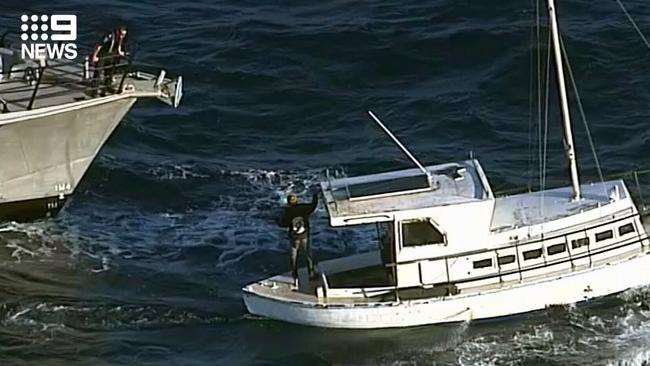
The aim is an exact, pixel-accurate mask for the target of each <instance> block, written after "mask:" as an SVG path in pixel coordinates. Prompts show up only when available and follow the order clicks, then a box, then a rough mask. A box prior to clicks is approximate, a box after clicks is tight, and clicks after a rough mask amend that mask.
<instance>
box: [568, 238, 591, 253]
mask: <svg viewBox="0 0 650 366" xmlns="http://www.w3.org/2000/svg"><path fill="white" fill-rule="evenodd" d="M590 241H591V240H589V237H588V236H585V237H583V238H576V239H571V250H575V249H580V248H582V247H589V245H590V244H591V243H590Z"/></svg>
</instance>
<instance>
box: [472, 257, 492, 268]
mask: <svg viewBox="0 0 650 366" xmlns="http://www.w3.org/2000/svg"><path fill="white" fill-rule="evenodd" d="M486 267H492V258H488V259H483V260H480V261H474V269H478V268H486Z"/></svg>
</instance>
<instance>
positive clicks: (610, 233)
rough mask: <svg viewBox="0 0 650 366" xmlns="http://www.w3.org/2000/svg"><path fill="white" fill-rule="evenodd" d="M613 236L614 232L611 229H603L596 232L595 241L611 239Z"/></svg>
mask: <svg viewBox="0 0 650 366" xmlns="http://www.w3.org/2000/svg"><path fill="white" fill-rule="evenodd" d="M613 237H614V232H613V231H612V230H607V231H603V232H602V233H598V234H596V241H603V240H607V239H611V238H613Z"/></svg>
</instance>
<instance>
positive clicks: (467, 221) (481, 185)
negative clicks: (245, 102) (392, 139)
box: [321, 160, 494, 287]
mask: <svg viewBox="0 0 650 366" xmlns="http://www.w3.org/2000/svg"><path fill="white" fill-rule="evenodd" d="M426 170H427V172H428V173H429V174H428V175H425V174H423V172H422V171H420V170H419V169H408V170H401V171H395V172H388V173H380V174H373V175H366V176H360V177H352V178H342V179H334V180H329V179H328V180H327V181H325V182H323V183H321V188H322V191H323V196H324V198H325V203H326V206H327V211H328V213H329V217H330V224H331V226H333V227H344V226H354V225H362V224H376V225H377V230H378V237H379V242H380V243H379V244H380V247H381V257H382V261H383V263H382V264H383V266H385V267H386V268H387V271H388V275H389V280H388V283H387V285H396V286H397V287H411V286H419V285H421V284H422V283H425V284H426V283H436V282H441V281H440V279H438V278H437V277H438V276H439V275H440V273H445V272H446V271H444V270H442V271H441V269H440V268H437V267H438V266H439V264H437V263H436V264H433V262H432V265H431V266H425V267H426V268H423V270H422V271H421V270H420V264H418V261H419V260H420V259H425V258H435V257H442V256H446V255H448V254H450V253H453V252H458V251H460V250H463V251H467V250H471V248H470V247H468V243H475V245H476V248H477V249H478V248H481V247H482V246H484V245H485V238H486V236H487V235H488V234H489V232H490V224H491V219H492V212H493V209H494V195H493V193H492V190H491V189H490V185H489V183H488V181H487V179H486V176H485V173H484V172H483V169H482V168H481V165H480V164H479V162H478V161H477V160H466V161H461V162H457V163H446V164H440V165H432V166H428V167H426ZM429 267H430V268H429ZM395 282H396V283H395ZM444 282H446V279H445V281H444Z"/></svg>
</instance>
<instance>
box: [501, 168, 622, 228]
mask: <svg viewBox="0 0 650 366" xmlns="http://www.w3.org/2000/svg"><path fill="white" fill-rule="evenodd" d="M614 187H618V190H619V194H620V198H621V199H623V198H627V190H626V189H625V186H624V183H623V181H622V180H615V181H608V182H605V183H594V184H583V185H581V186H580V189H581V190H582V199H581V200H579V201H575V202H574V201H572V200H571V198H572V196H573V191H572V188H571V187H563V188H557V189H551V190H546V191H542V192H531V193H523V194H518V195H514V196H509V197H498V198H497V199H496V201H495V206H494V215H493V216H492V223H491V227H490V229H491V230H492V231H505V230H509V229H514V228H517V227H523V226H530V225H536V224H541V223H543V222H548V221H552V220H557V219H560V218H563V217H567V216H570V215H575V214H576V213H579V212H584V211H588V210H591V209H594V208H598V207H600V206H603V205H606V204H608V203H609V202H610V199H609V195H608V192H609V191H610V190H611V189H613V188H614Z"/></svg>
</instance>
